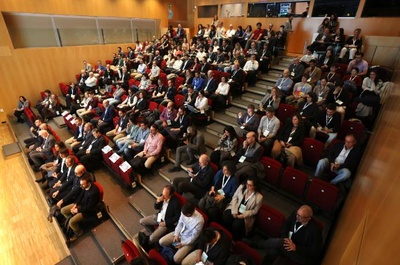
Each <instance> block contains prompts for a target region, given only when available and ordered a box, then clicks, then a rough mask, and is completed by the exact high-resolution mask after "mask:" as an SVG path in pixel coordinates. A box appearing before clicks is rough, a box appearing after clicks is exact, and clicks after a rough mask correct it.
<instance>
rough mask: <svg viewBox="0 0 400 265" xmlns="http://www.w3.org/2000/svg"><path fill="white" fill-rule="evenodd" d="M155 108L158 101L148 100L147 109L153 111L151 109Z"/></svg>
mask: <svg viewBox="0 0 400 265" xmlns="http://www.w3.org/2000/svg"><path fill="white" fill-rule="evenodd" d="M157 108H158V103H157V102H155V101H150V102H149V110H151V111H153V110H155V109H157Z"/></svg>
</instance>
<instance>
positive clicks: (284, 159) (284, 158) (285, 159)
mask: <svg viewBox="0 0 400 265" xmlns="http://www.w3.org/2000/svg"><path fill="white" fill-rule="evenodd" d="M278 161H279V162H280V163H281V164H282V167H284V168H285V167H286V165H287V162H288V155H287V154H286V151H285V148H282V149H281V154H280V155H279V159H278Z"/></svg>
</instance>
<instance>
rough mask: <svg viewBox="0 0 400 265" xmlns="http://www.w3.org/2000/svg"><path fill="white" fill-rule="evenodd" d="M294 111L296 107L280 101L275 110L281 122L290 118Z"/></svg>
mask: <svg viewBox="0 0 400 265" xmlns="http://www.w3.org/2000/svg"><path fill="white" fill-rule="evenodd" d="M294 113H296V108H295V107H294V106H292V105H289V104H284V103H281V104H279V107H278V110H277V112H276V117H277V118H278V119H279V120H280V121H281V122H283V123H285V121H286V120H287V119H288V118H290V117H291V116H292V115H293V114H294Z"/></svg>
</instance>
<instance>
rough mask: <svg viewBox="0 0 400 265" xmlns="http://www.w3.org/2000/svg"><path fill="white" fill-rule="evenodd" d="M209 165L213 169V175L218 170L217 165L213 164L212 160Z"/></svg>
mask: <svg viewBox="0 0 400 265" xmlns="http://www.w3.org/2000/svg"><path fill="white" fill-rule="evenodd" d="M210 166H211V167H212V169H213V175H215V174H217V172H218V166H217V165H216V164H214V163H213V162H210Z"/></svg>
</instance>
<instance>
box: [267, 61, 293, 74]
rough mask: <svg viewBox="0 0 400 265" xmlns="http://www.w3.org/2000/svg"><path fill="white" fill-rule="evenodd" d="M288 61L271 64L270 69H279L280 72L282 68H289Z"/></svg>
mask: <svg viewBox="0 0 400 265" xmlns="http://www.w3.org/2000/svg"><path fill="white" fill-rule="evenodd" d="M289 65H290V63H279V64H275V65H272V66H271V70H275V71H281V73H282V72H283V70H285V69H288V68H289Z"/></svg>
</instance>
